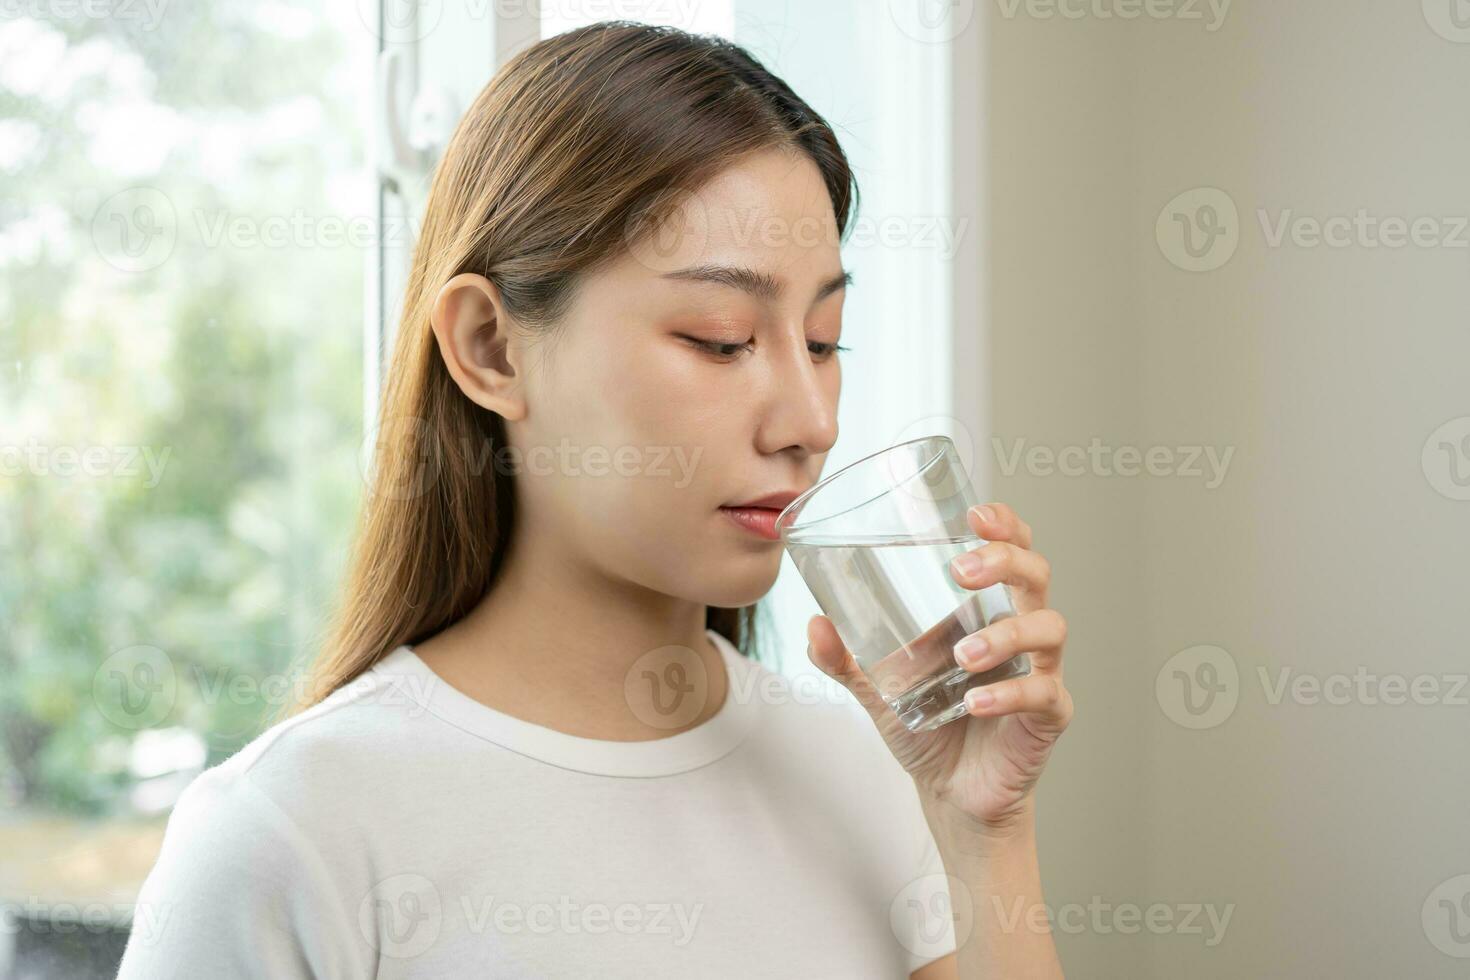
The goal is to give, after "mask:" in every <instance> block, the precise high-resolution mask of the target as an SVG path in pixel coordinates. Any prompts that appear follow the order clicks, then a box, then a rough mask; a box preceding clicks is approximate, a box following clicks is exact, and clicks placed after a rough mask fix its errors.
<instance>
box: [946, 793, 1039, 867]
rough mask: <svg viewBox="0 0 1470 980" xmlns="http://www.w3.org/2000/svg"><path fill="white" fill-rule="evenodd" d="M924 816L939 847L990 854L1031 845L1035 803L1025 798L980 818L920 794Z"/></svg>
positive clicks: (1033, 830) (1032, 842)
mask: <svg viewBox="0 0 1470 980" xmlns="http://www.w3.org/2000/svg"><path fill="white" fill-rule="evenodd" d="M921 801H922V803H923V810H924V816H925V818H926V819H927V820H928V822H929V829H930V831H932V832H933V834H934V841H935V843H936V844H937V845H938V846H939V848H940V849H941V850H945V849H950V850H952V851H958V852H962V853H982V854H992V853H994V852H996V851H1006V850H1014V849H1018V848H1021V849H1034V848H1035V846H1036V807H1035V803H1034V801H1033V800H1032V799H1031V798H1030V797H1027V799H1026V800H1025V801H1024V802H1023V803H1022V804H1021V805H1020V806H1018V807H1016V808H1014V809H1013V810H1010V811H1007V812H1006V813H1004V814H1000V815H997V816H995V817H991V818H987V819H982V818H980V817H976V816H974V815H973V814H969V813H966V812H964V811H963V810H961V809H959V808H958V807H956V806H954V805H952V804H950V803H948V802H946V801H944V800H942V799H939V798H937V797H933V796H922V797H921Z"/></svg>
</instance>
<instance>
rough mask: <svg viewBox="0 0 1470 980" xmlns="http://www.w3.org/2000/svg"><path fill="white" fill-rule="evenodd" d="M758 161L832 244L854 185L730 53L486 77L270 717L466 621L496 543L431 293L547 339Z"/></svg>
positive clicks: (805, 121) (601, 49)
mask: <svg viewBox="0 0 1470 980" xmlns="http://www.w3.org/2000/svg"><path fill="white" fill-rule="evenodd" d="M771 147H786V148H790V149H792V150H796V151H798V152H802V153H805V154H806V155H807V156H809V157H810V158H811V159H812V161H813V162H814V163H815V164H816V165H817V167H818V169H819V170H820V172H821V174H822V177H823V180H824V181H825V183H826V186H827V190H828V192H829V194H830V195H831V198H832V208H833V211H834V213H835V214H836V217H837V230H838V233H839V235H843V234H845V233H846V230H847V227H848V224H849V221H850V218H851V214H852V213H853V212H854V211H855V209H856V207H857V186H856V182H855V180H854V179H853V175H852V172H851V169H850V168H849V166H848V163H847V159H846V157H845V156H844V154H843V152H842V150H841V148H840V147H839V145H838V142H837V138H836V136H835V135H834V134H833V132H832V129H831V127H829V126H828V125H827V123H826V121H825V120H823V119H822V117H821V116H819V115H818V114H817V113H816V112H814V111H813V110H812V108H811V107H810V106H808V105H807V104H806V103H805V102H803V101H802V100H801V99H800V98H798V97H797V96H796V94H795V93H794V92H792V91H791V89H790V88H789V87H788V86H787V85H786V83H785V82H783V81H781V79H779V78H777V77H776V76H775V75H773V74H771V73H770V72H769V71H767V70H766V69H765V68H764V66H762V65H761V64H760V63H759V62H758V61H756V59H755V58H753V57H752V56H751V55H750V54H749V53H748V52H746V51H745V50H744V49H742V48H740V47H738V46H737V45H734V44H731V43H729V42H727V41H724V40H721V39H719V38H716V37H706V36H698V35H692V34H688V33H686V32H684V31H679V30H674V29H671V28H661V27H651V26H648V25H643V24H635V23H628V22H624V21H610V22H603V23H599V24H593V25H591V26H589V27H585V28H582V29H580V30H574V31H569V32H567V33H565V34H560V35H558V36H556V37H553V38H549V39H547V40H544V41H541V42H540V43H538V44H536V45H534V46H532V47H530V48H527V49H526V50H525V51H523V52H521V53H520V54H518V55H516V56H515V57H514V58H513V59H511V60H510V61H509V62H508V63H507V64H506V65H505V66H504V67H502V68H501V69H500V71H499V72H497V73H496V75H495V77H494V78H492V79H491V80H490V82H489V84H488V85H486V86H485V88H484V89H483V90H482V91H481V92H480V94H479V96H478V97H477V98H476V99H475V101H474V104H473V105H471V106H470V108H469V110H468V111H467V112H466V113H465V115H464V118H463V119H461V120H460V122H459V125H458V127H457V128H456V130H455V132H454V135H453V137H452V139H451V140H450V143H449V146H448V148H447V149H446V150H445V152H444V155H443V157H442V159H441V160H440V161H439V164H438V167H437V168H436V170H435V173H434V178H433V182H432V184H431V185H430V190H429V194H428V197H427V199H426V203H425V207H424V214H423V219H422V225H421V228H420V229H419V236H418V241H417V243H416V245H415V247H414V252H413V264H412V269H411V272H410V275H409V278H408V282H407V286H406V289H405V293H404V298H403V317H402V321H401V325H400V327H399V330H398V334H397V341H396V343H395V348H394V352H393V360H392V364H391V367H390V369H389V372H388V376H387V379H386V384H385V386H384V392H383V398H382V402H381V409H380V415H379V419H378V438H377V449H376V453H375V458H374V466H373V469H372V473H371V475H370V477H369V478H368V493H367V494H366V496H365V499H364V502H363V506H362V510H361V512H360V514H359V517H358V526H357V529H356V536H355V540H354V545H353V551H352V554H351V557H350V560H349V567H348V571H347V577H346V584H345V589H344V593H343V596H342V599H341V602H340V604H339V606H338V609H337V611H336V616H335V620H334V622H333V624H332V627H331V629H330V631H329V634H328V636H327V639H326V642H325V644H324V646H323V648H322V649H321V651H320V653H319V654H318V656H317V657H316V659H315V661H314V662H313V663H312V664H311V665H310V667H309V668H308V670H307V671H306V676H305V678H304V679H305V681H306V683H305V685H304V688H305V692H304V693H303V694H302V695H301V696H298V698H297V699H296V701H295V703H293V704H290V705H287V706H286V710H284V711H283V712H282V716H283V717H286V716H289V715H292V714H295V713H297V712H299V711H301V710H304V709H305V708H307V707H309V706H310V705H312V704H315V703H317V702H319V701H320V700H321V699H322V698H324V697H326V696H327V695H328V694H329V693H331V692H332V691H333V690H336V689H337V688H339V687H341V686H342V685H344V684H347V683H348V682H350V681H351V680H352V679H353V678H355V677H357V676H358V675H359V674H361V673H362V672H363V671H365V670H367V669H368V668H369V667H371V666H372V665H373V664H374V663H375V662H377V661H378V660H379V659H380V658H382V657H383V656H385V655H386V654H387V653H389V652H390V651H392V650H393V649H395V648H397V647H398V646H400V645H401V644H405V643H415V642H419V641H421V640H424V639H427V638H428V637H430V636H432V635H433V634H435V633H437V632H439V631H440V630H442V629H444V628H445V627H446V626H449V625H450V624H452V623H453V622H455V621H456V620H458V619H460V618H461V617H463V616H464V615H465V614H467V613H468V612H469V611H470V609H471V608H472V607H473V606H474V605H475V604H476V603H477V602H478V601H479V600H480V599H481V598H482V597H483V596H484V595H485V593H486V591H487V590H488V589H489V588H490V587H491V585H492V584H493V582H494V581H495V576H496V572H497V571H498V569H499V566H500V562H501V559H502V557H503V556H504V554H505V550H506V546H507V544H508V542H509V541H510V538H511V531H512V529H513V526H514V522H515V508H514V500H515V497H514V485H513V481H512V475H510V474H507V473H502V472H500V468H499V467H494V466H492V467H490V472H489V473H485V472H483V467H482V466H475V465H474V458H475V455H476V453H477V447H484V446H486V445H488V446H492V447H499V446H504V445H505V444H506V441H505V429H504V421H503V420H502V419H501V418H500V416H498V415H496V414H495V413H493V412H489V411H486V410H485V409H483V408H481V407H479V406H478V405H476V404H474V403H473V402H471V401H470V400H469V399H468V398H466V397H465V395H464V394H463V393H462V392H461V391H460V390H459V388H458V387H456V385H455V383H454V381H453V380H452V379H451V378H450V375H449V372H448V370H447V369H446V367H445V365H444V362H443V360H442V359H441V357H440V354H439V351H438V348H437V346H436V344H435V340H434V335H433V331H432V329H431V327H430V324H429V315H430V309H431V305H432V303H433V302H434V299H435V297H436V296H437V294H438V291H439V288H440V287H441V286H442V285H443V284H444V283H445V282H447V281H449V280H450V279H451V278H453V277H454V276H456V275H458V274H460V273H464V272H474V273H478V274H480V275H483V276H485V277H486V278H488V279H489V280H490V281H491V282H493V283H495V285H496V286H497V287H498V288H499V290H500V293H501V296H502V297H503V298H504V302H505V306H506V308H507V310H508V311H509V313H510V314H511V315H512V316H513V317H514V318H515V319H516V320H517V321H518V322H519V323H521V324H523V325H525V326H526V327H528V328H530V329H536V330H546V329H549V328H551V327H553V326H554V325H555V324H556V321H557V319H558V317H559V315H560V314H561V313H562V312H563V311H564V310H565V308H566V306H567V304H568V302H569V300H570V297H571V294H572V288H573V286H574V285H575V282H576V280H577V277H578V276H579V275H581V274H583V273H585V272H587V271H589V270H591V269H593V268H595V267H597V266H598V265H599V264H601V263H603V262H606V261H608V260H610V259H612V258H615V257H617V256H618V255H620V254H622V253H623V251H624V250H625V249H626V248H627V247H628V246H629V244H630V241H636V240H637V238H636V236H634V237H632V238H631V239H630V234H629V229H642V228H649V229H652V228H656V227H657V225H658V223H659V222H660V221H662V220H663V219H664V217H665V216H666V214H667V212H668V210H669V208H670V206H671V201H672V200H673V197H674V194H675V193H677V192H679V191H694V190H697V189H698V188H699V187H700V186H702V185H703V184H704V183H705V182H706V181H708V180H709V179H711V178H712V177H714V176H715V175H716V174H717V173H718V172H719V171H720V170H722V169H723V168H724V167H726V166H728V165H729V164H730V163H731V162H733V160H734V159H735V158H736V157H738V156H740V155H742V154H745V153H749V152H752V151H756V150H762V149H767V148H771ZM481 458H482V459H483V457H481ZM756 609H757V605H750V606H745V607H742V608H735V609H727V608H719V607H709V609H708V611H707V614H706V622H707V625H708V626H709V628H711V629H714V630H715V631H717V632H718V633H720V634H721V635H723V636H725V637H726V638H727V639H729V640H730V641H731V643H733V644H734V645H735V646H736V647H737V648H738V649H740V651H741V652H742V653H743V654H744V655H746V656H751V655H752V651H753V650H754V645H755V629H754V625H755V617H756Z"/></svg>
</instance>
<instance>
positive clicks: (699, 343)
mask: <svg viewBox="0 0 1470 980" xmlns="http://www.w3.org/2000/svg"><path fill="white" fill-rule="evenodd" d="M679 338H680V339H681V340H684V341H686V342H687V343H689V344H692V345H693V346H695V347H697V348H699V349H700V350H702V351H706V352H707V353H709V354H711V355H712V356H714V357H718V358H721V359H723V360H727V361H733V360H734V359H735V358H737V357H739V356H740V355H741V354H742V353H744V352H745V351H748V350H750V349H752V348H753V347H755V344H754V343H753V342H752V341H749V340H746V341H742V342H740V343H724V342H722V341H718V340H700V339H699V338H698V337H690V336H687V335H685V334H679ZM806 349H807V350H808V351H810V352H811V353H812V354H813V355H815V356H816V357H817V358H818V359H820V360H823V361H825V360H827V359H828V358H830V357H832V356H833V355H834V354H837V353H839V352H841V351H846V350H851V348H849V347H843V346H842V345H841V344H829V343H822V342H819V341H815V340H813V341H810V342H809V343H808V344H807V345H806Z"/></svg>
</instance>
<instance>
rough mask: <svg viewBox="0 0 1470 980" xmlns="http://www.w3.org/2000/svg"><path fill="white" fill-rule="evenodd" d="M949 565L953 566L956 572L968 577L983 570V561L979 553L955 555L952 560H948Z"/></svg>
mask: <svg viewBox="0 0 1470 980" xmlns="http://www.w3.org/2000/svg"><path fill="white" fill-rule="evenodd" d="M950 566H951V567H953V568H954V570H955V572H956V573H957V574H959V575H963V576H965V577H966V578H969V577H972V576H975V575H979V574H980V573H981V572H982V571H984V570H985V561H984V559H982V558H981V557H980V556H979V555H976V554H970V553H966V554H963V555H956V556H955V558H954V560H953V561H951V562H950Z"/></svg>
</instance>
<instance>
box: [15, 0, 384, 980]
mask: <svg viewBox="0 0 1470 980" xmlns="http://www.w3.org/2000/svg"><path fill="white" fill-rule="evenodd" d="M111 7H112V5H102V6H101V7H99V6H96V5H87V4H77V5H62V4H57V5H50V6H46V5H30V6H26V7H23V8H22V7H16V8H15V9H14V10H7V12H6V14H5V16H4V17H3V18H0V182H3V188H4V190H3V194H0V621H3V622H4V623H5V629H4V630H3V631H0V673H3V675H4V678H5V680H4V683H3V684H0V799H3V802H0V811H3V814H4V816H3V820H0V854H3V855H4V860H3V862H0V904H3V905H4V906H6V907H8V908H9V909H10V915H11V916H12V917H18V918H19V919H20V920H21V922H20V923H19V925H20V926H21V929H20V931H18V932H15V931H8V930H5V929H0V934H3V938H0V974H5V975H9V974H8V972H7V970H6V965H7V964H6V962H5V961H6V959H7V958H11V959H14V960H15V961H16V962H15V963H14V964H13V965H14V966H15V968H16V970H17V971H22V972H24V975H26V976H43V975H44V976H52V975H55V976H87V975H92V973H93V967H92V966H89V965H88V964H89V963H92V962H93V960H92V958H93V957H95V956H98V955H103V956H104V959H105V955H104V954H105V953H106V949H105V947H107V945H108V943H109V942H111V941H112V939H113V938H114V937H113V935H112V934H111V933H109V932H108V931H107V930H105V929H95V928H89V929H87V930H85V931H78V932H75V933H70V934H69V936H70V938H69V939H68V940H67V941H66V942H65V943H62V942H61V938H62V937H61V936H59V935H57V934H56V932H55V930H47V929H45V928H38V929H27V928H26V926H27V925H28V924H30V925H34V924H36V921H37V920H39V921H40V923H41V924H42V925H43V926H44V925H45V923H49V922H62V921H67V920H76V919H82V920H83V921H85V922H97V921H101V919H102V918H104V917H106V918H111V919H116V920H118V921H123V920H125V918H126V914H127V910H128V903H129V902H130V901H131V898H132V895H133V893H134V892H135V890H136V887H137V885H138V883H139V882H140V881H141V878H142V875H143V874H144V873H146V871H147V869H148V867H149V866H150V865H151V862H152V857H153V854H154V853H155V851H154V849H155V848H156V844H157V840H158V837H159V835H160V833H161V827H162V820H163V818H164V816H165V814H166V811H167V810H168V808H169V807H170V806H171V805H172V803H173V801H174V799H175V798H176V797H177V794H178V792H179V791H180V790H181V788H182V787H183V786H184V785H185V784H187V782H188V781H189V779H191V778H192V777H193V775H194V774H195V773H197V772H198V771H199V770H200V769H201V768H202V767H204V766H206V765H210V764H213V763H215V762H218V761H220V760H222V759H223V758H225V757H227V756H228V755H230V754H231V753H232V752H234V751H235V750H236V749H238V748H239V747H240V746H241V745H243V744H245V742H247V741H248V740H249V739H250V738H251V737H253V736H254V735H255V734H256V733H257V731H258V730H259V729H260V727H261V725H262V724H263V723H264V721H265V720H266V719H267V718H268V717H269V716H270V715H272V714H274V712H275V710H276V709H277V708H278V707H279V705H280V704H281V703H282V701H283V699H284V694H285V692H284V690H282V688H281V682H282V681H283V680H284V675H283V673H282V672H283V670H284V667H285V665H286V664H287V663H288V662H289V661H290V660H292V659H293V658H294V657H296V656H297V655H298V654H301V653H302V652H303V651H305V650H307V649H309V648H310V647H311V646H312V645H313V644H314V643H315V642H316V638H317V634H318V630H319V628H320V625H321V623H322V621H323V617H324V613H325V611H326V610H327V609H328V608H329V606H330V601H331V597H332V594H333V590H334V587H335V583H336V579H337V576H338V571H339V568H340V567H341V564H342V560H343V551H344V546H345V544H346V541H347V537H348V533H349V530H350V522H351V519H352V516H353V513H354V510H355V508H356V504H357V500H358V494H359V491H360V485H361V478H360V476H359V475H358V474H359V468H358V464H357V456H358V449H359V445H360V442H361V440H362V428H363V426H362V417H363V416H362V411H363V389H362V375H363V369H362V365H363V360H364V358H363V345H362V337H363V331H362V322H363V318H364V303H365V300H364V296H365V289H366V277H365V272H364V270H365V267H366V265H367V257H368V256H369V255H370V254H371V253H372V252H373V250H374V249H375V247H376V242H375V239H376V238H377V233H376V231H375V229H376V228H377V227H378V224H377V223H376V221H375V218H374V211H373V198H374V194H373V184H372V180H371V175H370V172H369V169H368V167H367V164H366V159H367V154H366V146H367V140H366V136H365V130H366V127H365V125H364V122H365V118H366V113H365V111H364V110H365V109H366V108H367V103H366V100H365V98H364V97H363V96H362V95H361V94H359V93H364V92H370V91H371V83H372V60H371V58H372V54H373V45H372V40H373V39H372V35H371V32H370V30H369V26H368V25H367V24H365V23H364V21H363V19H362V18H361V17H360V16H359V14H358V12H357V10H356V9H355V7H354V4H353V2H352V0H296V2H293V3H291V4H285V3H276V2H266V3H255V4H192V5H183V6H162V7H160V6H158V5H156V4H136V5H134V4H124V5H121V6H118V7H116V8H115V9H110V8H111ZM109 10H110V12H108V13H107V15H106V16H99V15H98V14H99V12H106V11H109ZM48 936H49V937H51V939H52V940H55V943H52V942H51V941H50V940H48V939H47V937H48ZM5 939H10V940H12V942H11V943H10V948H9V949H8V950H7V948H6V942H5ZM99 949H100V951H101V952H100V953H99ZM113 968H115V966H114V967H113ZM96 970H97V971H98V972H99V973H100V974H101V975H109V976H110V975H111V973H109V972H107V969H106V968H105V966H98V967H96Z"/></svg>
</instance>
